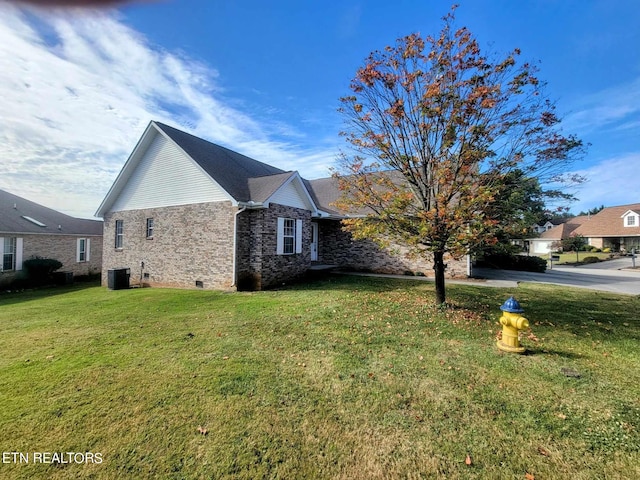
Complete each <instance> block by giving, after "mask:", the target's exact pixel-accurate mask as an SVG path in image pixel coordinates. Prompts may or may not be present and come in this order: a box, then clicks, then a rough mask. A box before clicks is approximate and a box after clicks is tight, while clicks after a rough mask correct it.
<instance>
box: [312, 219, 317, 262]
mask: <svg viewBox="0 0 640 480" xmlns="http://www.w3.org/2000/svg"><path fill="white" fill-rule="evenodd" d="M311 261H312V262H317V261H318V224H317V223H316V222H311Z"/></svg>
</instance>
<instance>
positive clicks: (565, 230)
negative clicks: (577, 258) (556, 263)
mask: <svg viewBox="0 0 640 480" xmlns="http://www.w3.org/2000/svg"><path fill="white" fill-rule="evenodd" d="M588 218H589V216H588V215H580V216H578V217H573V218H569V219H567V220H566V221H565V222H564V223H561V224H560V225H556V226H552V228H549V229H547V230H544V231H543V232H542V233H541V234H540V235H539V236H538V237H535V238H529V239H528V242H529V253H532V254H535V255H541V254H545V253H550V252H551V251H553V250H555V248H554V244H557V243H559V242H560V241H562V240H563V239H565V238H569V237H570V236H571V235H572V234H573V233H574V232H575V231H576V229H577V228H578V227H579V226H580V225H582V223H583V222H585V221H587V220H588ZM548 225H553V224H552V223H551V222H547V223H546V224H545V227H546V226H548Z"/></svg>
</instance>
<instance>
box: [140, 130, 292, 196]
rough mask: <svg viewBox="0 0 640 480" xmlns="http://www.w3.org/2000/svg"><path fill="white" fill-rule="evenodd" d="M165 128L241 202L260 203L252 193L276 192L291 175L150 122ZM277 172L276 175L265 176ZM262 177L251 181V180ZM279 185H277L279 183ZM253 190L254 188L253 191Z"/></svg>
mask: <svg viewBox="0 0 640 480" xmlns="http://www.w3.org/2000/svg"><path fill="white" fill-rule="evenodd" d="M151 123H152V124H153V125H155V126H156V127H158V128H159V129H160V130H162V131H163V132H164V133H165V134H166V135H167V136H168V137H169V138H170V139H171V140H173V141H174V142H175V143H176V145H178V146H179V147H180V148H181V149H182V150H183V151H184V152H185V153H186V154H187V155H189V156H190V157H191V158H192V159H193V160H194V161H195V162H196V163H197V164H198V165H200V167H201V168H202V169H203V170H204V171H205V172H206V173H207V174H208V175H209V176H210V177H211V178H213V179H214V180H215V181H216V182H217V183H218V184H219V185H220V186H221V187H222V188H223V189H224V190H225V191H226V192H227V193H228V194H229V195H231V196H232V197H233V198H234V199H235V200H237V201H239V202H249V201H251V200H253V201H255V202H258V201H260V200H258V199H257V198H253V197H252V193H253V194H256V195H258V196H263V195H264V192H265V191H269V190H273V191H275V190H276V189H277V188H278V187H279V186H280V185H281V184H282V182H283V181H285V180H286V179H287V178H288V176H284V175H283V174H287V173H289V174H291V173H292V172H286V171H284V170H281V169H279V168H276V167H273V166H271V165H268V164H266V163H262V162H259V161H258V160H254V159H253V158H250V157H247V156H246V155H242V154H241V153H238V152H234V151H233V150H229V149H228V148H225V147H222V146H220V145H216V144H215V143H211V142H209V141H207V140H204V139H202V138H200V137H196V136H195V135H191V134H189V133H186V132H183V131H182V130H178V129H176V128H173V127H170V126H168V125H165V124H163V123H160V122H151ZM273 175H277V177H276V178H262V177H271V176H273ZM257 178H262V180H261V181H257V182H256V181H254V182H251V183H252V185H251V186H250V185H249V183H250V182H249V179H257ZM278 181H280V184H278V185H277V186H275V185H276V184H277V182H278ZM252 190H253V191H252Z"/></svg>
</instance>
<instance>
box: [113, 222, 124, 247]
mask: <svg viewBox="0 0 640 480" xmlns="http://www.w3.org/2000/svg"><path fill="white" fill-rule="evenodd" d="M123 244H124V222H123V220H116V243H115V247H116V248H122V245H123Z"/></svg>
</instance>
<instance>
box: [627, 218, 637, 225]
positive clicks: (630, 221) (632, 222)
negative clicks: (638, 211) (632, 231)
mask: <svg viewBox="0 0 640 480" xmlns="http://www.w3.org/2000/svg"><path fill="white" fill-rule="evenodd" d="M635 225H636V217H635V215H629V216H628V217H627V227H634V226H635Z"/></svg>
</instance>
